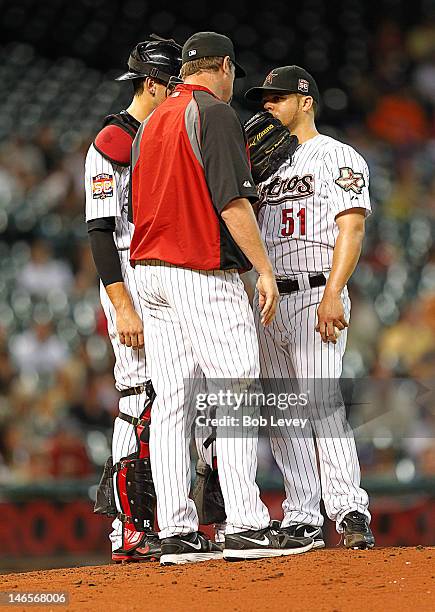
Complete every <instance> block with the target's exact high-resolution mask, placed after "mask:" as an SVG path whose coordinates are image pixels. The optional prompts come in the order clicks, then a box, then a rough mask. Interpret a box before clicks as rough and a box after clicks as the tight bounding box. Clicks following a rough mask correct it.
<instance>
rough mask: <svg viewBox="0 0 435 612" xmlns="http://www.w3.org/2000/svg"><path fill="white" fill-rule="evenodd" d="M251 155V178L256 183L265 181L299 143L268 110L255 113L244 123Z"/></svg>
mask: <svg viewBox="0 0 435 612" xmlns="http://www.w3.org/2000/svg"><path fill="white" fill-rule="evenodd" d="M245 130H246V135H247V137H248V145H249V154H250V157H251V171H252V178H253V179H254V182H255V184H256V185H258V183H262V182H263V181H266V180H267V179H268V178H269V177H270V176H272V174H274V173H275V172H276V171H277V170H278V168H279V167H280V166H281V165H282V164H283V163H284V162H285V161H286V160H288V159H290V160H291V158H292V156H293V153H294V152H295V151H296V148H297V146H298V144H299V141H298V139H297V137H296V136H292V135H291V134H290V132H289V130H288V129H287V128H286V127H284V126H283V124H282V123H281V121H279V120H278V119H275V117H274V116H273V115H271V114H270V113H269V112H266V111H264V112H261V113H257V114H256V115H254V116H253V117H251V119H249V121H247V122H246V123H245Z"/></svg>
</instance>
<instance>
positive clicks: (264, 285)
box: [257, 272, 279, 327]
mask: <svg viewBox="0 0 435 612" xmlns="http://www.w3.org/2000/svg"><path fill="white" fill-rule="evenodd" d="M257 289H258V306H259V308H260V313H261V323H262V324H263V325H264V326H265V327H266V326H267V325H269V324H270V323H272V321H273V319H274V317H275V313H276V307H277V305H278V298H279V291H278V287H277V286H276V280H275V276H274V274H273V272H268V273H265V274H260V276H259V277H258V281H257Z"/></svg>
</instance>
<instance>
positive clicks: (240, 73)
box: [235, 63, 246, 79]
mask: <svg viewBox="0 0 435 612" xmlns="http://www.w3.org/2000/svg"><path fill="white" fill-rule="evenodd" d="M235 66H236V75H235V76H236V79H241V78H242V77H245V76H246V72H245V69H244V68H242V67H241V65H240V64H237V63H235Z"/></svg>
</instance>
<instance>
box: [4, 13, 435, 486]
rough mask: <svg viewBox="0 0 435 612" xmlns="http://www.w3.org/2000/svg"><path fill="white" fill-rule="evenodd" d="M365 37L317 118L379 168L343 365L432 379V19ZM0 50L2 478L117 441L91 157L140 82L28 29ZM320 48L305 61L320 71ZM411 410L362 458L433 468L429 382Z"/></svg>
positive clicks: (387, 471) (371, 463) (266, 463)
mask: <svg viewBox="0 0 435 612" xmlns="http://www.w3.org/2000/svg"><path fill="white" fill-rule="evenodd" d="M245 34H246V33H245ZM235 42H236V44H237V40H236V41H235ZM360 47H361V48H360V55H361V54H362V56H363V58H367V57H368V60H367V61H365V63H364V62H362V63H361V62H360V63H358V61H357V60H358V54H357V51H358V49H356V50H355V62H354V70H353V71H352V65H347V67H346V70H347V72H346V73H345V74H344V77H343V78H342V80H343V81H344V83H345V84H344V85H343V86H337V87H330V88H328V89H327V90H326V91H324V94H325V95H324V99H323V105H322V106H323V108H322V112H321V115H320V118H319V122H318V127H319V129H320V131H321V132H323V133H327V134H330V135H332V136H334V137H337V138H339V139H340V140H343V141H345V142H348V143H349V144H351V145H352V146H354V147H355V148H356V149H357V150H358V151H359V152H360V153H361V154H362V155H363V156H364V157H365V158H366V160H367V162H368V164H369V167H370V173H371V195H372V201H373V209H374V212H373V215H372V216H371V217H370V218H369V219H368V221H367V236H366V241H365V246H364V253H363V255H362V258H361V261H360V264H359V266H358V269H357V271H356V273H355V274H354V277H353V279H352V283H351V289H350V290H351V299H352V320H351V326H350V333H349V343H348V350H347V354H346V358H345V364H344V373H343V375H344V376H345V377H366V376H370V377H374V378H376V379H380V380H385V379H400V380H402V379H403V380H413V379H420V380H423V379H429V378H431V377H432V376H433V371H434V367H435V243H434V241H433V238H432V237H433V236H434V235H435V178H434V172H433V168H434V164H435V19H432V18H425V19H422V20H421V22H420V23H417V24H414V25H412V26H411V27H409V28H408V29H405V30H404V28H403V26H402V25H401V24H400V23H396V22H395V21H394V20H387V21H383V22H382V23H379V24H377V27H376V28H375V29H374V31H373V32H372V34H371V36H370V37H368V36H367V40H364V39H361V40H360ZM363 47H364V49H363ZM246 53H247V52H246V50H245V56H246V57H245V63H246V58H247V55H246ZM0 54H1V56H2V58H3V59H4V60H5V61H4V62H3V63H2V67H1V69H0V72H1V75H0V76H2V77H3V82H6V83H8V84H9V86H10V87H9V88H8V87H5V88H4V90H3V91H2V92H1V93H0V110H2V116H1V118H0V232H1V237H0V270H1V273H0V484H7V483H26V482H35V481H44V480H47V479H53V478H81V477H88V476H92V475H93V474H94V473H95V472H96V471H99V469H100V466H101V465H102V464H103V463H104V460H105V458H106V457H107V455H108V454H109V448H110V435H111V427H112V422H113V418H114V415H115V414H116V412H117V399H118V398H117V393H116V391H115V389H114V386H113V378H112V369H113V356H112V351H111V346H110V344H109V342H108V340H107V337H106V324H105V320H104V316H103V314H102V311H101V307H100V305H99V296H98V279H97V276H96V272H95V268H94V264H93V261H92V257H91V255H90V251H89V247H88V243H87V237H86V227H85V223H84V220H83V210H84V188H83V161H84V155H85V153H86V150H87V147H88V146H89V143H90V142H91V141H92V138H93V134H94V133H95V130H97V129H98V125H99V122H100V121H101V118H102V117H103V116H104V115H105V114H107V113H108V112H109V111H110V110H114V111H115V110H118V109H120V108H122V107H123V104H124V103H125V101H126V100H127V99H128V95H129V94H130V91H129V90H128V91H127V92H126V91H125V90H122V85H118V84H114V83H113V82H110V81H109V80H108V75H107V74H104V73H100V72H98V71H97V70H95V69H88V68H86V66H85V65H84V64H83V63H81V62H80V61H79V60H76V59H68V58H62V59H61V60H59V61H57V63H56V62H52V61H49V60H47V59H44V58H42V57H40V56H39V55H38V54H37V53H36V51H35V49H33V48H32V47H31V46H30V45H28V44H10V45H9V46H7V47H3V48H0ZM247 59H249V58H247ZM316 61H317V63H318V66H320V64H319V61H320V60H319V57H318V56H317V60H316V56H313V59H312V62H313V65H306V67H307V68H308V69H311V70H312V71H313V73H314V74H315V75H316V74H317V73H316V65H315V64H316ZM273 63H275V64H281V65H282V64H284V63H291V57H290V55H286V56H285V57H278V55H277V61H275V62H273V61H271V60H270V59H269V63H268V64H267V65H266V63H265V62H263V65H264V72H263V76H264V75H265V74H266V73H267V69H268V68H269V67H271V66H272V65H273ZM17 66H22V67H23V66H28V67H29V69H28V70H27V71H26V78H24V79H23V78H19V79H15V80H14V79H13V75H14V71H16V67H17ZM356 67H357V68H358V69H357V68H356ZM247 68H248V70H249V62H248V65H247ZM318 70H319V71H320V70H321V68H320V67H318ZM260 71H261V66H260V68H259V67H258V64H256V73H259V72H260ZM8 79H9V81H8ZM322 81H323V82H324V79H320V82H321V83H322ZM41 82H42V85H41ZM29 83H30V85H29ZM89 83H91V86H90V87H88V84H89ZM32 84H33V89H32ZM65 87H67V88H68V96H66V97H64V98H62V97H61V100H62V104H59V96H64V94H65V91H64V88H65ZM321 89H322V87H321ZM54 101H56V104H57V106H56V105H54V106H53V104H54ZM24 103H25V109H26V112H25V113H24V114H23V112H22V108H23V106H22V105H23V104H24ZM235 107H236V108H237V110H238V111H239V112H240V114H241V116H242V117H243V118H247V117H248V116H250V114H252V109H249V108H247V107H245V106H243V103H242V99H241V97H240V96H236V98H235ZM20 108H21V111H19V109H20ZM5 109H6V111H5ZM7 109H9V111H8V110H7ZM17 109H18V110H17ZM18 112H21V115H20V117H21V119H20V120H18V115H14V113H18ZM11 117H12V119H11ZM14 117H15V118H14ZM396 391H397V390H396ZM396 391H395V392H394V393H391V394H389V395H388V396H387V397H382V398H380V401H381V402H383V403H384V406H383V409H384V410H383V412H388V410H390V409H391V410H393V411H394V410H395V409H396V408H397V407H398V405H399V404H400V401H401V400H400V391H397V392H396ZM399 413H400V418H398V420H397V421H395V420H394V419H387V421H386V422H384V421H382V419H381V420H380V421H378V420H376V419H375V420H374V421H373V423H374V424H372V427H371V428H369V431H370V436H369V437H367V436H366V437H364V439H362V440H361V441H360V442H359V444H360V450H361V460H362V467H363V472H364V474H365V475H379V474H380V475H388V476H390V477H392V478H397V479H398V480H401V481H411V480H413V479H414V478H418V477H419V476H431V475H432V476H433V475H435V416H434V403H433V398H432V397H431V394H430V393H428V394H427V397H426V399H425V400H424V401H420V402H414V403H412V405H411V406H409V404H406V402H405V404H404V406H403V408H402V409H399ZM261 448H262V453H263V454H262V460H261V461H260V469H261V470H263V472H264V473H265V474H267V473H268V470H269V471H273V470H274V467H273V464H272V462H271V459H270V454H269V453H268V451H267V445H266V444H263V443H262V445H261Z"/></svg>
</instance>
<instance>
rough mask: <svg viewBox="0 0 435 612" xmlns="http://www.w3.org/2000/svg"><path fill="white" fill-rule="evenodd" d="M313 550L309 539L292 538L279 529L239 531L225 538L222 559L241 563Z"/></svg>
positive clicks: (311, 541) (267, 528)
mask: <svg viewBox="0 0 435 612" xmlns="http://www.w3.org/2000/svg"><path fill="white" fill-rule="evenodd" d="M311 548H313V540H312V539H311V538H292V537H291V536H289V535H288V534H287V533H285V532H284V531H282V530H280V529H277V530H275V529H271V528H270V527H266V528H265V529H259V530H258V531H254V530H252V531H240V532H238V533H233V534H231V535H226V536H225V548H224V559H226V560H227V561H242V560H244V559H264V558H267V557H282V556H285V555H298V554H300V553H304V552H307V551H309V550H311Z"/></svg>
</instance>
